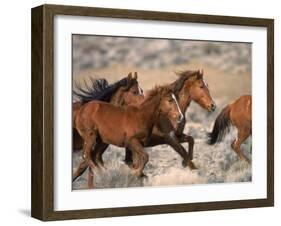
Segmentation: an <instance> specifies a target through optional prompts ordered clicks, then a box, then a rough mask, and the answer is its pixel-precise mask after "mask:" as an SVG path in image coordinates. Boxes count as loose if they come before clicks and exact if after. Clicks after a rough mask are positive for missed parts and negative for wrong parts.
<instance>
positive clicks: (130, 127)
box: [75, 87, 182, 188]
mask: <svg viewBox="0 0 281 226" xmlns="http://www.w3.org/2000/svg"><path fill="white" fill-rule="evenodd" d="M160 117H173V118H177V119H181V118H182V113H181V111H180V110H179V107H178V103H177V100H176V98H175V95H174V94H173V91H172V89H170V88H168V87H155V88H154V89H152V90H150V91H149V93H148V95H147V96H146V98H145V100H144V101H143V102H142V103H141V104H140V105H139V106H137V107H136V106H130V105H128V106H114V105H112V104H109V103H105V102H101V101H91V102H89V103H87V104H85V105H83V106H82V107H81V108H80V109H79V111H78V112H77V114H76V117H75V125H76V128H77V131H78V132H79V134H80V136H81V137H82V138H83V140H84V145H83V153H84V154H83V158H84V161H83V162H85V164H86V165H87V166H89V177H88V186H89V188H92V187H93V176H94V175H93V170H94V169H98V168H99V166H97V165H96V163H95V162H94V161H93V159H92V156H93V154H94V152H95V151H98V150H99V147H104V146H106V148H107V146H108V145H109V144H113V145H115V146H118V147H126V148H129V149H130V150H131V151H132V152H133V153H134V156H135V158H134V159H135V160H138V163H137V164H134V166H135V167H134V170H135V172H136V175H137V176H138V177H141V176H143V175H144V174H143V169H144V167H145V165H146V163H147V162H148V159H149V157H148V154H147V153H146V152H145V150H144V146H147V145H146V144H147V143H148V142H149V140H150V136H151V133H152V129H153V127H154V125H155V123H156V122H157V121H158V119H159V118H160ZM93 146H95V149H94V150H92V147H93ZM106 148H105V149H106ZM134 163H135V162H134Z"/></svg>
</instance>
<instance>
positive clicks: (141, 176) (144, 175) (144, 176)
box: [139, 173, 147, 179]
mask: <svg viewBox="0 0 281 226" xmlns="http://www.w3.org/2000/svg"><path fill="white" fill-rule="evenodd" d="M139 177H140V178H144V179H146V178H147V175H146V174H144V173H141V174H140V176H139Z"/></svg>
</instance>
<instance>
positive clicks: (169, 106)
mask: <svg viewBox="0 0 281 226" xmlns="http://www.w3.org/2000/svg"><path fill="white" fill-rule="evenodd" d="M158 90H159V95H161V101H160V105H159V110H160V114H163V115H165V116H166V117H167V118H169V119H170V120H171V121H172V122H174V121H176V122H177V123H181V122H182V121H183V120H184V115H183V113H182V111H181V109H180V107H179V104H178V101H177V98H176V95H175V94H174V93H173V90H172V89H170V88H168V87H159V88H158Z"/></svg>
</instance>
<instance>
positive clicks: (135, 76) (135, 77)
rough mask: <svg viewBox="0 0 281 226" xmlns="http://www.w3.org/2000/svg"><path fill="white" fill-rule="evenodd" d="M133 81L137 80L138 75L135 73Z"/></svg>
mask: <svg viewBox="0 0 281 226" xmlns="http://www.w3.org/2000/svg"><path fill="white" fill-rule="evenodd" d="M134 79H136V80H137V79H138V73H137V72H135V73H134Z"/></svg>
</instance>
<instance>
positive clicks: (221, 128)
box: [209, 95, 252, 163]
mask: <svg viewBox="0 0 281 226" xmlns="http://www.w3.org/2000/svg"><path fill="white" fill-rule="evenodd" d="M231 125H233V126H235V127H236V128H237V130H238V135H237V138H236V139H235V140H234V141H233V142H232V144H231V147H232V149H233V150H234V151H235V152H236V154H237V155H238V156H239V158H240V159H242V160H246V161H247V162H248V163H250V160H249V159H248V158H247V157H246V156H245V155H244V154H243V153H242V151H241V149H240V146H241V144H242V143H243V142H244V141H245V140H246V139H247V138H248V137H249V136H250V135H251V134H252V96H250V95H245V96H241V97H240V98H239V99H237V100H236V101H234V102H233V103H232V104H229V105H227V106H226V107H225V108H224V109H223V110H222V111H221V113H220V114H219V115H218V117H217V118H216V121H215V124H214V127H213V131H212V132H211V133H210V134H209V137H210V140H209V144H211V145H212V144H215V143H218V142H220V141H222V139H223V137H224V136H225V134H226V133H228V132H229V129H230V126H231Z"/></svg>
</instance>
